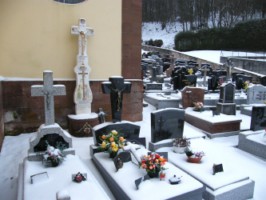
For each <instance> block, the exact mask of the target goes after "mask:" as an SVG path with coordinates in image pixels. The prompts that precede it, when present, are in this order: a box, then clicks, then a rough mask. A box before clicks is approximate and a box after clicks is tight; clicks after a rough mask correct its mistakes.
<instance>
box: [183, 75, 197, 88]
mask: <svg viewBox="0 0 266 200" xmlns="http://www.w3.org/2000/svg"><path fill="white" fill-rule="evenodd" d="M183 81H184V82H185V83H184V85H185V86H192V87H196V86H197V76H196V75H194V74H192V75H185V79H184V80H183Z"/></svg>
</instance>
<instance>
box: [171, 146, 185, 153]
mask: <svg viewBox="0 0 266 200" xmlns="http://www.w3.org/2000/svg"><path fill="white" fill-rule="evenodd" d="M186 148H187V147H181V146H173V151H174V152H175V153H185V149H186Z"/></svg>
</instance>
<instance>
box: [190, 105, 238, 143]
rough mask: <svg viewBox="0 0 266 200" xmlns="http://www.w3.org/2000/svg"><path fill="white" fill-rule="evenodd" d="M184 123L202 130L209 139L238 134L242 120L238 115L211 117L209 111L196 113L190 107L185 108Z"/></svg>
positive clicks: (211, 113)
mask: <svg viewBox="0 0 266 200" xmlns="http://www.w3.org/2000/svg"><path fill="white" fill-rule="evenodd" d="M185 119H186V122H188V123H190V124H192V125H193V126H195V127H197V128H199V129H201V130H203V131H204V132H205V133H206V134H207V135H208V136H209V137H211V138H213V137H217V136H230V135H235V134H238V133H239V131H240V124H241V122H242V118H241V117H240V116H238V115H225V114H222V113H221V114H219V115H213V112H212V111H210V110H206V111H202V112H198V111H194V110H193V108H192V107H189V108H186V112H185Z"/></svg>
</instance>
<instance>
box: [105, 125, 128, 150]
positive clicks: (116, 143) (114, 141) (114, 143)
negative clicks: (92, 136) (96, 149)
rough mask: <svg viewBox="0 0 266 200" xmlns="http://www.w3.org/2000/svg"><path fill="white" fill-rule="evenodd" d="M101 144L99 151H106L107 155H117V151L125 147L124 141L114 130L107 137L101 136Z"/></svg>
mask: <svg viewBox="0 0 266 200" xmlns="http://www.w3.org/2000/svg"><path fill="white" fill-rule="evenodd" d="M100 139H101V141H102V143H101V144H100V149H101V150H102V151H108V152H109V153H117V152H118V150H119V149H122V148H123V147H124V145H125V139H124V137H122V136H119V134H118V132H117V131H116V130H112V131H111V132H110V133H109V134H107V135H102V136H101V137H100Z"/></svg>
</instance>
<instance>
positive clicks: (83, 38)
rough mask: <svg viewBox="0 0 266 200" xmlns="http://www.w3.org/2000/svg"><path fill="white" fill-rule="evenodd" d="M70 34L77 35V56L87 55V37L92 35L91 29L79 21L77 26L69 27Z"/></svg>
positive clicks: (82, 20) (81, 20)
mask: <svg viewBox="0 0 266 200" xmlns="http://www.w3.org/2000/svg"><path fill="white" fill-rule="evenodd" d="M71 34H73V35H79V55H81V56H86V55H87V37H88V36H90V35H93V29H92V28H90V27H87V26H86V20H85V19H80V20H79V26H72V27H71Z"/></svg>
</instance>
